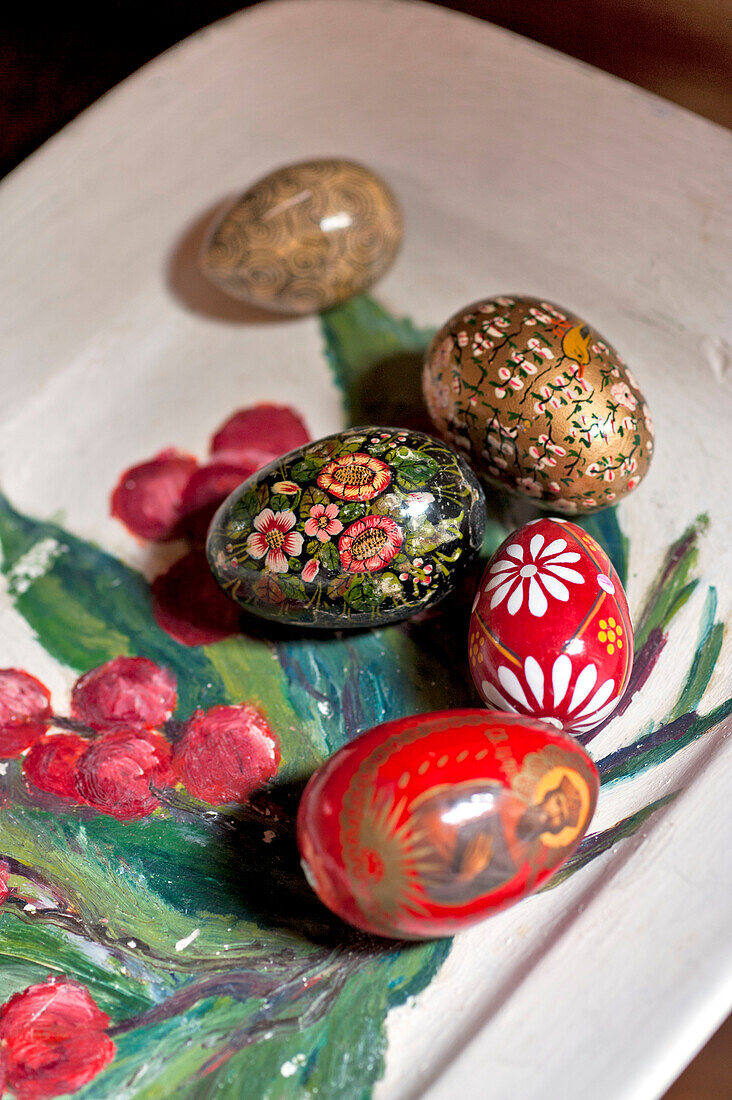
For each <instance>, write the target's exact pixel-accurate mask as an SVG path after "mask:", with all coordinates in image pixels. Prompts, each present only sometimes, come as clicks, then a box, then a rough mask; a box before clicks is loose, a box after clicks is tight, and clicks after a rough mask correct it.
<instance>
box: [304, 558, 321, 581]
mask: <svg viewBox="0 0 732 1100" xmlns="http://www.w3.org/2000/svg"><path fill="white" fill-rule="evenodd" d="M319 569H320V563H319V562H317V561H316V560H315V558H311V559H310V561H309V562H308V563H307V564H306V566H305V568H304V569H303V571H302V579H303V580H304V581H312V580H314V579H315V577H316V576H317V575H318V570H319Z"/></svg>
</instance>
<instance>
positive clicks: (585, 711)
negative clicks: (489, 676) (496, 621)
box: [482, 653, 618, 733]
mask: <svg viewBox="0 0 732 1100" xmlns="http://www.w3.org/2000/svg"><path fill="white" fill-rule="evenodd" d="M574 671H575V670H574V669H573V665H572V660H571V658H570V657H569V656H568V655H567V654H566V653H562V654H561V655H560V656H559V657H557V658H556V659H555V661H554V663H553V664H552V666H551V674H550V677H549V679H548V680H547V679H546V678H545V676H544V672H543V670H542V667H541V665H540V664H539V662H538V661H537V660H536V658H535V657H532V656H529V657H527V658H526V659H525V660H524V664H523V667H522V668H520V669H518V670H517V669H515V668H509V667H508V665H499V666H498V680H499V682H500V684H501V687H502V688H503V692H501V691H500V690H499V689H498V688H497V687H496V685H495V684H493V683H491V682H490V681H489V680H484V681H483V682H482V688H483V694H484V695H485V697H486V698H487V699H488V700H490V701H491V702H493V703H494V704H495V705H496V706H497V707H499V708H500V709H501V710H507V711H511V712H513V713H520V714H531V715H534V716H535V717H536V718H541V719H542V720H543V721H545V722H551V723H552V724H554V725H556V726H559V727H560V728H566V729H571V730H572V732H574V733H583V732H585V731H586V730H589V729H592V728H593V727H594V726H596V725H598V723H600V722H601V721H602V720H603V718H605V717H606V716H607V715H608V714H610V712H611V711H612V710H614V708H615V707H616V706H617V704H618V693H617V684H616V682H615V680H614V679H612V678H608V679H606V680H600V677H599V675H598V671H597V668H596V666H595V665H594V664H593V663H592V662H591V661H590V662H587V663H585V664H583V665H582V668H581V669H580V671H579V673H578V674H577V676H576V679H575V682H574V687H573V690H572V691H571V692H568V690H567V689H568V687H569V684H570V681H571V679H572V676H573V672H574ZM598 681H600V682H598ZM547 712H550V713H547Z"/></svg>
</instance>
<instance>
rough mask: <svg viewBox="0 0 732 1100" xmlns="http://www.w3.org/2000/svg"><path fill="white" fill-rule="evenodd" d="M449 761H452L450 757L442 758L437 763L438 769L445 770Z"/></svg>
mask: <svg viewBox="0 0 732 1100" xmlns="http://www.w3.org/2000/svg"><path fill="white" fill-rule="evenodd" d="M449 759H450V757H449V756H447V755H445V756H441V757H440V759H439V760H438V761H437V767H438V768H444V767H445V764H446V763H447V762H448V760H449Z"/></svg>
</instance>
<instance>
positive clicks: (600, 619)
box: [469, 519, 633, 733]
mask: <svg viewBox="0 0 732 1100" xmlns="http://www.w3.org/2000/svg"><path fill="white" fill-rule="evenodd" d="M469 660H470V670H471V672H472V674H473V679H474V681H475V685H476V687H477V689H478V691H479V692H480V694H481V696H482V697H483V699H485V701H486V703H487V704H488V705H489V706H491V707H499V708H500V709H501V710H506V711H513V712H515V713H517V714H525V715H530V716H531V717H533V718H542V719H544V720H545V721H551V722H554V723H555V724H556V725H558V726H561V727H562V728H563V729H565V730H568V731H570V732H572V733H585V732H587V731H588V730H590V729H593V728H594V727H595V726H597V725H599V723H600V722H602V721H604V719H605V718H607V717H608V716H609V715H610V714H611V713H612V712H613V710H614V709H615V707H616V706H617V705H618V703H619V702H620V699H621V698H622V696H623V693H624V692H625V689H626V687H627V686H628V680H629V678H630V673H631V669H632V667H633V627H632V624H631V621H630V613H629V611H628V601H627V599H626V596H625V592H624V591H623V586H622V584H621V582H620V578H619V577H618V574H617V572H616V571H615V569H614V567H613V564H612V562H611V561H610V559H609V557H608V556H607V554H606V553H605V551H604V550H603V549H602V547H601V546H600V544H599V543H598V542H597V541H596V540H595V539H593V538H592V536H591V535H589V534H588V533H587V532H586V531H584V530H583V529H582V528H581V527H578V526H576V525H575V524H573V523H569V522H568V521H566V520H563V519H538V520H534V521H533V522H532V523H528V524H526V526H525V527H522V528H520V529H519V530H518V531H514V533H513V534H512V535H510V536H509V538H507V539H506V541H505V542H504V543H503V544H502V546H500V547H499V549H498V550H497V551H496V553H495V554H494V555H493V557H492V558H491V560H490V562H489V563H488V566H487V568H486V570H485V573H484V574H483V577H482V579H481V582H480V586H479V588H478V592H477V594H476V597H475V601H474V604H473V612H472V615H471V618H470V631H469Z"/></svg>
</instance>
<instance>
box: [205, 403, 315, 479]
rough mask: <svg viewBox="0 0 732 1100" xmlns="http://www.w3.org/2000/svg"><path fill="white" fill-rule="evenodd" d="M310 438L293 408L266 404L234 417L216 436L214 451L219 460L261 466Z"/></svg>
mask: <svg viewBox="0 0 732 1100" xmlns="http://www.w3.org/2000/svg"><path fill="white" fill-rule="evenodd" d="M309 440H310V435H309V434H308V430H307V428H306V427H305V425H304V423H303V421H302V420H301V418H300V417H299V416H298V414H297V413H296V412H295V411H294V410H293V409H290V408H288V407H287V406H286V405H269V404H262V405H255V406H254V407H253V408H250V409H239V411H238V412H235V413H234V415H233V416H230V417H229V419H228V420H227V421H226V422H225V423H224V424H222V425H221V427H220V428H219V430H218V431H217V432H216V434H215V435H214V436H213V438H212V440H211V454H212V455H214V456H215V457H216V459H217V460H218V461H227V462H233V463H235V464H241V465H245V466H246V465H253V466H254V469H259V468H260V467H261V466H266V465H267V464H268V463H270V462H272V461H274V459H275V458H279V457H280V455H284V454H287V452H288V451H294V449H295V448H296V447H301V446H302V444H303V443H308V442H309Z"/></svg>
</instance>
